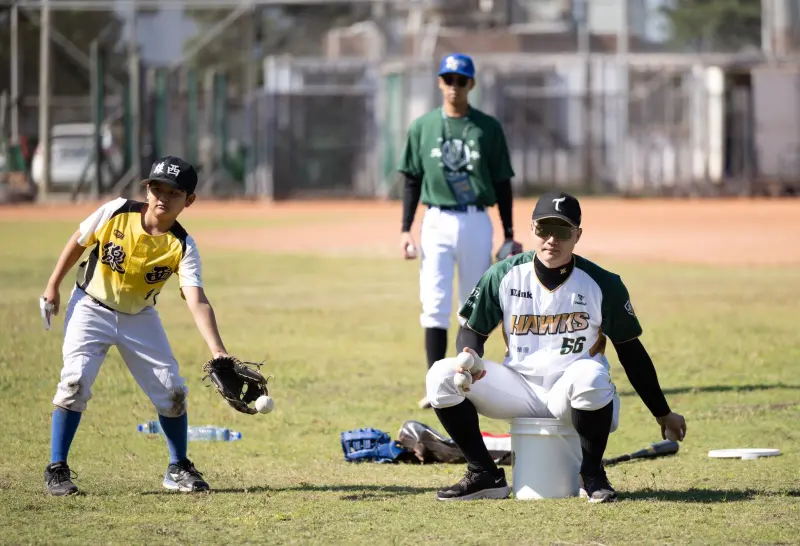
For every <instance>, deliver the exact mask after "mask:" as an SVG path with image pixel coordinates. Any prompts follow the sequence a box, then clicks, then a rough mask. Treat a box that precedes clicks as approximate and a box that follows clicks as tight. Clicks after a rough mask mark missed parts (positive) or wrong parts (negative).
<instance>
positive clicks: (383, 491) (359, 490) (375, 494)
mask: <svg viewBox="0 0 800 546" xmlns="http://www.w3.org/2000/svg"><path fill="white" fill-rule="evenodd" d="M287 491H294V492H301V493H302V492H305V493H311V492H319V493H325V492H330V493H348V494H347V495H343V496H342V497H341V499H342V500H368V499H370V498H385V497H387V496H404V495H422V494H428V493H432V492H434V491H436V488H435V487H408V486H400V485H347V484H340V485H324V484H310V483H301V484H298V485H291V486H288V487H273V486H269V485H256V486H253V487H234V488H222V489H214V488H212V489H211V491H210V493H211V494H215V495H218V494H228V493H238V494H259V493H283V492H287ZM174 494H176V493H175V492H174V491H167V490H165V489H161V490H156V491H144V492H142V495H174Z"/></svg>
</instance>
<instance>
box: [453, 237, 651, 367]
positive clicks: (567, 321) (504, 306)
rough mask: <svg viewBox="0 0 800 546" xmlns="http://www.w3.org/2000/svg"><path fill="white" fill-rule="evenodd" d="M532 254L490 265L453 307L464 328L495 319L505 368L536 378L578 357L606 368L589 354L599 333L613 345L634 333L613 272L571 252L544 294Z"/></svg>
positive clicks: (481, 327) (491, 324) (480, 329)
mask: <svg viewBox="0 0 800 546" xmlns="http://www.w3.org/2000/svg"><path fill="white" fill-rule="evenodd" d="M534 255H535V253H534V252H533V251H530V252H524V253H522V254H518V255H516V256H514V257H512V258H509V259H507V260H503V261H501V262H498V263H496V264H494V265H493V266H492V267H490V268H489V269H488V270H487V271H486V272H485V273H484V274H483V276H482V277H481V279H480V281H478V284H477V285H476V287H475V289H474V290H473V291H472V294H471V295H470V297H469V298H468V299H467V301H466V302H465V303H464V305H463V306H462V307H461V310H460V311H459V315H460V316H461V317H463V318H464V319H465V320H466V326H467V327H469V328H471V329H472V330H474V331H476V332H477V333H479V334H482V335H486V336H488V335H489V334H490V333H491V332H492V330H494V328H495V327H496V326H497V325H498V324H500V323H501V322H502V326H503V335H504V337H505V340H506V345H507V347H508V354H507V356H506V359H505V361H504V363H503V364H504V365H506V366H509V367H510V368H513V369H515V370H517V371H519V372H520V373H522V374H524V375H527V376H539V377H546V376H551V375H553V374H556V373H558V372H560V371H563V370H564V369H566V367H567V366H569V365H570V364H571V363H573V362H575V361H576V360H580V359H584V358H592V359H594V360H597V361H598V362H601V363H603V365H605V366H608V364H607V362H606V360H605V358H604V356H603V354H602V352H597V354H593V353H595V352H596V350H597V349H598V348H599V347H600V343H601V342H602V340H603V334H605V335H606V336H608V337H609V338H610V339H611V340H612V341H615V342H620V341H628V340H630V339H633V338H636V337H638V336H640V335H641V333H642V328H641V326H640V324H639V320H638V319H637V318H636V314H635V312H634V310H633V306H632V305H631V301H630V298H629V296H628V290H627V288H626V287H625V285H624V284H623V282H622V279H621V278H620V277H619V275H616V274H614V273H611V272H609V271H606V270H605V269H603V268H601V267H599V266H598V265H596V264H594V263H592V262H590V261H589V260H587V259H585V258H582V257H580V256H574V258H573V259H574V260H575V267H574V269H573V270H572V273H571V274H570V275H569V277H568V278H567V279H566V280H565V281H564V282H563V283H562V284H561V285H560V286H559V287H558V288H556V289H555V290H553V291H550V290H549V289H547V288H546V287H545V286H544V285H542V284H541V283H540V282H539V279H538V277H537V276H536V273H535V271H534V267H533V258H534ZM595 345H597V347H595Z"/></svg>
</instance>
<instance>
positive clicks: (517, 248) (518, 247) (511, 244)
mask: <svg viewBox="0 0 800 546" xmlns="http://www.w3.org/2000/svg"><path fill="white" fill-rule="evenodd" d="M522 251H523V249H522V244H521V243H518V242H517V241H514V240H513V239H506V240H505V241H504V242H503V244H502V245H501V246H500V248H499V249H498V250H497V254H495V256H494V257H495V258H496V259H497V261H498V262H499V261H502V260H505V259H506V258H509V257H511V256H516V255H517V254H521V253H522Z"/></svg>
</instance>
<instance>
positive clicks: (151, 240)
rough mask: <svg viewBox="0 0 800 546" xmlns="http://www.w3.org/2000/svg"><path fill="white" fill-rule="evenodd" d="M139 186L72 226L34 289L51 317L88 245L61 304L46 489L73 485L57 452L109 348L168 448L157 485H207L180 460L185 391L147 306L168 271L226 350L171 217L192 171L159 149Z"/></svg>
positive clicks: (196, 263)
mask: <svg viewBox="0 0 800 546" xmlns="http://www.w3.org/2000/svg"><path fill="white" fill-rule="evenodd" d="M142 184H143V185H146V186H147V202H146V203H142V202H138V201H131V200H127V199H124V198H118V199H114V200H113V201H110V202H108V203H106V204H104V205H103V206H101V207H100V208H99V209H97V210H96V211H95V212H94V213H93V214H92V215H91V216H89V217H88V218H86V220H84V221H83V222H82V223H81V224H80V226H79V228H78V230H77V231H76V232H75V233H74V234H73V235H72V237H71V238H70V240H69V242H68V243H67V245H66V246H65V247H64V250H63V251H62V252H61V256H60V258H59V260H58V263H57V264H56V267H55V269H54V270H53V274H52V275H51V276H50V280H49V282H48V283H47V288H46V289H45V291H44V294H43V296H42V297H43V299H44V300H45V301H46V302H47V303H50V304H51V305H52V308H53V310H52V314H58V311H59V307H60V294H59V287H60V285H61V282H62V280H63V279H64V277H65V276H66V275H67V273H68V272H69V270H70V269H71V268H72V266H74V265H75V264H76V263H77V262H78V260H79V259H80V257H81V255H82V254H83V252H84V251H85V250H86V249H87V248H91V249H92V251H91V253H90V254H89V256H88V258H87V259H85V260H84V261H82V262H81V263H80V265H79V266H78V274H77V283H76V285H75V287H74V288H73V290H72V295H71V297H70V299H69V302H68V303H67V306H66V313H65V319H64V344H63V351H62V352H63V359H64V366H63V369H62V370H61V381H60V382H59V384H58V389H57V392H56V395H55V398H54V399H53V404H54V405H55V409H54V411H53V417H52V437H51V453H50V464H49V465H47V468H46V469H45V472H44V481H45V491H46V492H47V493H49V494H51V495H70V494H73V493H76V492H77V491H78V488H77V487H76V486H75V484H73V483H72V480H71V471H70V468H69V466H68V465H67V454H68V452H69V448H70V444H71V443H72V439H73V437H74V436H75V431H76V430H77V428H78V424H79V422H80V419H81V414H82V412H83V411H84V410H85V409H86V403H87V402H88V401H89V399H90V398H91V397H92V391H91V388H92V384H93V383H94V380H95V379H96V377H97V374H98V372H99V371H100V366H101V365H102V363H103V361H104V360H105V356H106V353H107V352H108V349H109V348H110V347H111V346H112V345H115V346H116V347H117V349H118V350H119V352H120V354H121V355H122V358H123V360H124V361H125V364H126V365H127V366H128V369H129V370H130V372H131V374H132V375H133V377H134V378H135V379H136V382H137V383H138V384H139V386H140V387H141V388H142V390H143V391H144V392H145V393H146V394H147V396H148V397H149V398H150V401H151V402H152V403H153V405H154V406H155V409H156V411H157V412H158V419H159V422H160V423H161V428H162V429H163V431H164V435H165V436H166V440H167V446H168V448H169V454H170V463H169V466H168V467H167V471H166V474H165V476H164V481H163V485H164V487H165V488H167V489H171V490H178V491H207V490H208V489H209V486H208V483H206V482H205V480H203V477H202V474H201V473H200V472H198V471H197V469H196V468H195V467H194V464H192V462H191V461H190V460H189V459H188V458H187V457H186V444H187V431H188V420H187V415H186V394H187V388H186V385H185V382H184V380H183V378H182V377H181V376H180V374H179V371H178V363H177V362H176V360H175V357H174V355H173V353H172V349H171V348H170V344H169V341H168V340H167V336H166V333H165V332H164V328H163V327H162V325H161V320H160V319H159V316H158V312H157V311H156V310H155V305H156V298H157V297H158V294H159V293H160V292H161V289H162V287H163V286H164V284H165V283H166V281H167V280H168V279H169V278H170V277H171V276H172V275H173V274H176V275H177V276H178V279H179V282H180V289H181V293H182V296H183V298H184V299H185V300H186V303H187V305H188V306H189V310H190V311H191V313H192V316H193V317H194V320H195V323H196V324H197V328H198V329H199V330H200V334H201V335H202V336H203V339H205V341H206V343H207V344H208V348H209V350H210V351H211V354H212V355H213V356H214V357H217V356H226V355H227V351H226V349H225V346H224V345H223V343H222V339H221V338H220V334H219V330H218V328H217V323H216V319H215V317H214V310H213V309H212V307H211V304H210V303H209V301H208V299H207V298H206V295H205V292H204V291H203V283H202V280H201V274H200V257H199V254H198V251H197V246H196V245H195V242H194V240H193V239H192V237H191V236H190V235H189V234H188V233H186V230H184V229H183V227H181V225H180V224H179V223H178V222H177V218H178V215H179V214H180V213H181V212H182V211H183V209H184V208H186V207H188V206H190V205H191V204H192V203H193V202H194V200H195V197H196V196H195V194H194V191H195V188H196V186H197V173H196V172H195V170H194V168H193V167H192V166H191V165H190V164H188V163H186V162H185V161H183V160H182V159H180V158H178V157H172V156H168V157H165V158H163V159H161V160H159V161H157V162H156V163H155V164H154V165H153V167H152V169H151V171H150V176H149V177H148V178H147V179H145V180H143V181H142ZM48 318H49V317H48Z"/></svg>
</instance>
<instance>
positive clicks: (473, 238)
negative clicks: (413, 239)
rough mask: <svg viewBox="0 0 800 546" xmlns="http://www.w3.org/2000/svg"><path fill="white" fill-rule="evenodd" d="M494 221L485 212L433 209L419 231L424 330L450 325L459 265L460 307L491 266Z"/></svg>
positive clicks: (424, 218) (470, 209)
mask: <svg viewBox="0 0 800 546" xmlns="http://www.w3.org/2000/svg"><path fill="white" fill-rule="evenodd" d="M492 230H493V228H492V221H491V219H490V218H489V214H488V213H487V212H486V210H482V211H479V210H477V209H476V208H475V207H469V209H468V210H467V211H466V212H455V211H447V210H441V209H438V208H436V207H431V208H429V209H428V210H427V211H425V216H424V217H423V218H422V227H421V228H420V250H421V257H422V263H421V265H420V270H419V288H420V301H421V302H422V314H421V315H420V324H421V325H422V327H423V328H442V329H447V328H449V326H450V314H451V313H452V308H453V277H454V270H455V267H456V265H457V266H458V305H459V307H461V306H462V305H463V304H464V302H465V301H466V300H467V298H468V297H469V294H470V292H472V289H473V288H475V285H476V284H478V280H479V279H480V278H481V275H483V273H484V272H485V271H486V270H487V269H489V267H490V266H491V265H492Z"/></svg>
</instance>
